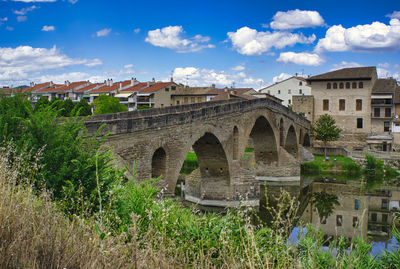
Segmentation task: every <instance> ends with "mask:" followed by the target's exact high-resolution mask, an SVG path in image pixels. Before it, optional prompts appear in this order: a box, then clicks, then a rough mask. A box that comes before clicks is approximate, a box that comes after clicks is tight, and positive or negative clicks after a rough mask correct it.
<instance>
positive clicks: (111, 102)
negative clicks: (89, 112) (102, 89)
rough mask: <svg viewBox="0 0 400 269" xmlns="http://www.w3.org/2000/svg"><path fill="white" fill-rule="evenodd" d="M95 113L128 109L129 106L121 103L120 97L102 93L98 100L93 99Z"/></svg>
mask: <svg viewBox="0 0 400 269" xmlns="http://www.w3.org/2000/svg"><path fill="white" fill-rule="evenodd" d="M93 106H94V114H95V115H99V114H108V113H117V112H124V111H127V110H128V109H127V107H126V106H125V105H124V104H121V103H120V102H119V100H118V98H115V97H112V96H108V95H103V94H102V95H100V96H99V97H98V98H97V99H96V100H94V101H93Z"/></svg>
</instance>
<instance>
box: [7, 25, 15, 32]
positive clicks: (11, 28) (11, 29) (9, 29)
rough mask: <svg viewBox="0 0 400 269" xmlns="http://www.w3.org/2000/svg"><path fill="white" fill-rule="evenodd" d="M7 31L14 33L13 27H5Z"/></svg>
mask: <svg viewBox="0 0 400 269" xmlns="http://www.w3.org/2000/svg"><path fill="white" fill-rule="evenodd" d="M6 29H7V31H14V27H11V26H6Z"/></svg>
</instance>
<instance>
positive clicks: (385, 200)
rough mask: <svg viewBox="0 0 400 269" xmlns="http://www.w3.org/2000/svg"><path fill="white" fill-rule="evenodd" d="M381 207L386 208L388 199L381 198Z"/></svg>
mask: <svg viewBox="0 0 400 269" xmlns="http://www.w3.org/2000/svg"><path fill="white" fill-rule="evenodd" d="M382 209H388V200H387V199H382Z"/></svg>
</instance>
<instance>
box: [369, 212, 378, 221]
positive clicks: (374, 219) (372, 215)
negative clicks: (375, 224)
mask: <svg viewBox="0 0 400 269" xmlns="http://www.w3.org/2000/svg"><path fill="white" fill-rule="evenodd" d="M377 220H378V217H377V215H376V213H371V221H377Z"/></svg>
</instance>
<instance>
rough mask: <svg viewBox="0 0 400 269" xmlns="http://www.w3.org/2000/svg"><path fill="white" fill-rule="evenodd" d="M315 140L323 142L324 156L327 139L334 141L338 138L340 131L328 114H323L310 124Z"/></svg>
mask: <svg viewBox="0 0 400 269" xmlns="http://www.w3.org/2000/svg"><path fill="white" fill-rule="evenodd" d="M311 129H312V131H313V133H314V137H315V139H316V140H320V141H322V142H324V146H325V157H326V145H327V143H328V142H329V141H336V140H338V139H339V134H340V132H341V131H342V129H340V128H339V127H338V126H336V121H335V119H334V118H332V117H331V116H330V115H328V114H325V115H322V116H321V117H319V118H318V120H317V121H316V122H315V125H312V126H311Z"/></svg>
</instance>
